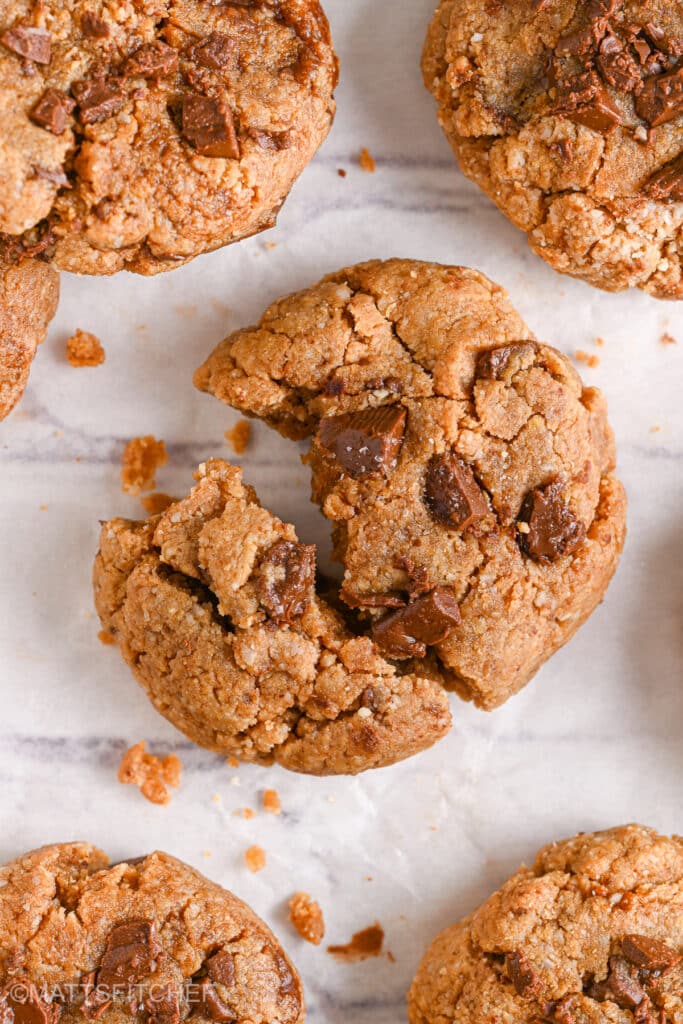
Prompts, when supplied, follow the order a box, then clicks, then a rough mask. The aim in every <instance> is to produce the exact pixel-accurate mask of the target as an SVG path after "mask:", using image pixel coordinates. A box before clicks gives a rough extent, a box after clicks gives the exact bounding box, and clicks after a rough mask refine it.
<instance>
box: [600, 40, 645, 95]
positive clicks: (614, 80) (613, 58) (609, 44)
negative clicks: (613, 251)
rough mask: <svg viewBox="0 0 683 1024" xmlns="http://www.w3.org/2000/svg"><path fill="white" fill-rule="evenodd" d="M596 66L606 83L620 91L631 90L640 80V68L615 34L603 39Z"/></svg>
mask: <svg viewBox="0 0 683 1024" xmlns="http://www.w3.org/2000/svg"><path fill="white" fill-rule="evenodd" d="M645 45H646V46H647V43H645ZM597 66H598V70H599V72H600V74H601V75H602V77H603V78H604V80H605V81H606V82H607V84H608V85H611V86H612V87H613V88H614V89H618V90H619V91H620V92H624V93H627V92H633V91H634V90H635V89H636V88H637V87H638V86H639V85H640V83H641V81H642V77H641V71H640V68H639V67H638V65H637V64H636V62H635V60H634V59H633V57H632V56H631V54H630V53H629V51H628V50H627V49H625V47H624V46H623V45H622V43H621V42H620V40H619V39H617V37H616V36H611V35H610V36H607V37H606V38H605V39H603V41H602V43H601V45H600V54H599V56H598V58H597Z"/></svg>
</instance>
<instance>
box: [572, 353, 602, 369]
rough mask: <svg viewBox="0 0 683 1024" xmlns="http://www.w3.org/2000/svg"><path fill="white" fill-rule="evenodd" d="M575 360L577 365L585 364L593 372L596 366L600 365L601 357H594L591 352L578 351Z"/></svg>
mask: <svg viewBox="0 0 683 1024" xmlns="http://www.w3.org/2000/svg"><path fill="white" fill-rule="evenodd" d="M574 358H575V359H576V361H577V363H583V364H584V365H585V366H588V367H589V368H590V369H591V370H594V369H595V367H596V366H599V365H600V356H596V355H592V354H591V353H590V352H584V351H583V349H578V350H577V352H576V353H575V355H574Z"/></svg>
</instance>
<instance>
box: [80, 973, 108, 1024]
mask: <svg viewBox="0 0 683 1024" xmlns="http://www.w3.org/2000/svg"><path fill="white" fill-rule="evenodd" d="M81 985H82V986H83V991H84V992H85V999H84V1000H83V1005H82V1006H81V1013H82V1014H83V1016H84V1017H85V1018H86V1019H87V1020H99V1019H100V1017H102V1016H103V1015H104V1014H105V1013H106V1012H107V1010H108V1009H109V1007H110V1006H111V1004H112V1002H113V1000H112V999H111V997H110V995H109V991H108V989H104V988H98V986H97V971H90V973H89V974H85V975H84V976H83V977H82V978H81Z"/></svg>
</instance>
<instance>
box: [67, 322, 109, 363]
mask: <svg viewBox="0 0 683 1024" xmlns="http://www.w3.org/2000/svg"><path fill="white" fill-rule="evenodd" d="M66 358H67V359H68V361H69V365H70V366H101V365H102V363H103V362H104V360H105V352H104V348H103V347H102V342H101V341H100V339H99V338H97V337H96V336H95V335H94V334H89V333H88V332H87V331H81V330H80V329H77V330H76V331H74V333H73V334H72V335H71V337H70V338H69V339H68V341H67V343H66Z"/></svg>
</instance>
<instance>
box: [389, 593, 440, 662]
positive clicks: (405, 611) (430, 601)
mask: <svg viewBox="0 0 683 1024" xmlns="http://www.w3.org/2000/svg"><path fill="white" fill-rule="evenodd" d="M459 622H460V609H459V608H458V604H457V601H456V600H455V595H454V593H453V591H452V590H449V589H448V588H447V587H436V588H435V589H434V590H432V591H430V593H428V594H425V595H424V596H423V597H418V598H417V599H416V600H415V601H413V602H412V604H409V605H407V607H405V608H400V609H399V610H398V611H395V612H392V613H391V614H389V615H387V616H385V618H383V619H380V621H379V622H376V623H375V624H374V626H373V630H372V635H373V639H374V640H375V642H376V643H377V644H378V645H379V647H381V648H382V650H384V651H385V652H386V653H387V654H388V656H389V657H390V658H391V657H393V658H424V657H425V655H426V653H427V647H432V646H434V645H435V644H440V643H442V642H443V641H444V640H445V639H446V637H447V636H448V635H449V634H450V633H451V632H452V631H453V629H454V628H455V627H456V626H457V625H458V624H459Z"/></svg>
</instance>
